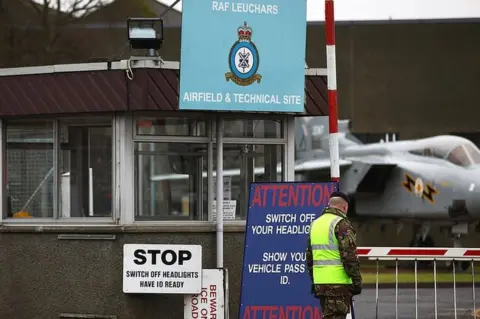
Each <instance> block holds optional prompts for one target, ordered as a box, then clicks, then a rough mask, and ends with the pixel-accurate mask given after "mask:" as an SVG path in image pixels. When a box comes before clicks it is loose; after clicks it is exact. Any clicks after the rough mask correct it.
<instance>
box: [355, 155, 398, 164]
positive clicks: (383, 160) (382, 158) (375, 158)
mask: <svg viewBox="0 0 480 319" xmlns="http://www.w3.org/2000/svg"><path fill="white" fill-rule="evenodd" d="M346 159H347V160H348V161H350V162H358V163H363V164H369V165H393V166H397V164H398V163H397V161H396V160H395V158H394V157H392V156H386V155H365V156H349V157H347V158H346Z"/></svg>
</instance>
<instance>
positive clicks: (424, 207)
mask: <svg viewBox="0 0 480 319" xmlns="http://www.w3.org/2000/svg"><path fill="white" fill-rule="evenodd" d="M349 124H350V122H349V121H348V120H341V121H339V132H340V138H339V153H340V167H341V174H340V175H341V177H340V189H341V190H342V191H344V192H346V193H348V194H349V196H350V197H351V198H352V205H351V208H350V210H351V212H349V214H351V215H352V216H353V218H354V219H356V220H357V221H359V222H360V223H361V222H362V221H368V220H369V219H375V220H382V219H383V220H388V221H395V222H396V223H397V224H398V225H399V227H400V228H401V227H402V226H403V225H404V224H405V223H411V224H413V225H415V226H416V232H415V236H414V238H413V239H412V241H411V242H410V245H411V246H434V243H433V241H432V240H431V237H430V236H428V231H429V229H430V225H432V224H438V225H440V226H441V227H442V228H444V229H446V230H447V231H448V233H449V235H451V237H452V240H453V244H454V247H461V244H460V241H459V240H460V237H461V236H463V235H467V233H468V228H469V227H468V226H469V224H476V225H478V224H477V222H478V220H479V218H480V150H479V149H478V148H477V146H476V145H475V144H473V143H472V142H471V141H469V140H467V139H465V138H462V137H459V136H452V135H441V136H434V137H429V138H422V139H416V140H404V141H388V142H387V141H384V140H381V141H379V142H378V143H372V144H362V143H361V142H360V140H359V139H357V138H356V137H355V136H354V135H353V134H351V133H350V130H349ZM296 129H297V131H296V165H295V174H296V175H297V177H296V178H297V179H298V180H304V181H321V180H328V179H329V175H330V159H329V150H328V118H327V117H311V118H298V119H297V123H296ZM477 230H478V227H477Z"/></svg>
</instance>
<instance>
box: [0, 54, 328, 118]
mask: <svg viewBox="0 0 480 319" xmlns="http://www.w3.org/2000/svg"><path fill="white" fill-rule="evenodd" d="M132 72H133V79H132V80H130V79H129V78H128V76H127V72H126V61H118V62H100V63H85V64H64V65H52V66H40V67H22V68H11V69H0V116H2V117H6V116H27V115H41V114H75V113H95V112H114V111H115V112H119V111H140V110H162V111H177V110H178V94H179V63H178V62H168V61H167V62H163V64H162V65H160V63H158V62H155V61H152V60H140V61H137V62H135V64H134V65H133V66H132ZM305 94H306V104H305V114H304V115H310V116H314V115H327V111H328V107H327V84H326V71H325V69H306V77H305Z"/></svg>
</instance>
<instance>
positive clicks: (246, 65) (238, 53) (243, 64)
mask: <svg viewBox="0 0 480 319" xmlns="http://www.w3.org/2000/svg"><path fill="white" fill-rule="evenodd" d="M237 34H238V41H237V42H235V43H234V44H233V46H232V48H231V49H230V54H229V55H228V65H229V66H230V72H227V73H225V79H226V80H227V82H228V81H230V80H232V82H234V83H235V84H237V85H241V86H247V85H250V84H252V83H253V82H255V81H257V82H258V83H260V80H261V79H262V76H261V75H260V74H257V71H258V66H259V64H260V57H259V55H258V50H257V47H256V46H255V44H254V43H253V42H252V41H251V39H252V34H253V30H252V28H250V27H249V26H248V25H247V22H245V23H244V24H243V26H240V27H239V28H238V29H237Z"/></svg>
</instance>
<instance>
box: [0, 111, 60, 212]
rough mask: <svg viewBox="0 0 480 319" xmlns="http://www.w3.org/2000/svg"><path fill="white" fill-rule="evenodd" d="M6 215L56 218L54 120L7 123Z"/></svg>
mask: <svg viewBox="0 0 480 319" xmlns="http://www.w3.org/2000/svg"><path fill="white" fill-rule="evenodd" d="M5 160H6V167H7V168H6V177H5V179H6V189H7V205H6V206H7V212H6V214H4V216H5V215H6V216H5V217H15V218H19V217H37V218H42V217H43V218H48V217H50V218H51V217H53V210H54V209H53V207H54V202H53V198H54V196H53V193H54V190H53V189H54V187H53V182H54V180H53V176H54V174H53V169H54V168H53V167H54V164H53V163H54V130H53V121H35V122H16V123H14V122H12V123H8V124H7V125H6V156H5Z"/></svg>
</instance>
